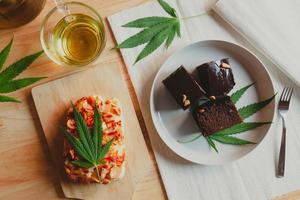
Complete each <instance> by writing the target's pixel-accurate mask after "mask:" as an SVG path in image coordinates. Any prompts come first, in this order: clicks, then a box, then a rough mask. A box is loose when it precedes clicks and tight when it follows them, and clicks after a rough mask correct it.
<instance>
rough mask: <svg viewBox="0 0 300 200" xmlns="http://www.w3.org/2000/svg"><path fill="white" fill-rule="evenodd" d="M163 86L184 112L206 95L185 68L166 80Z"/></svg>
mask: <svg viewBox="0 0 300 200" xmlns="http://www.w3.org/2000/svg"><path fill="white" fill-rule="evenodd" d="M163 84H164V85H165V86H166V88H167V89H168V90H169V92H170V93H171V94H172V96H173V98H174V99H175V100H176V101H177V103H178V104H179V105H180V106H181V108H182V109H183V110H186V109H187V108H189V107H190V106H191V105H192V104H193V103H194V102H196V101H197V100H198V99H199V98H201V97H203V96H204V95H205V92H204V91H203V89H202V88H201V87H200V85H199V84H198V83H197V82H196V81H195V80H194V78H193V77H192V76H191V75H190V74H189V73H188V72H187V71H186V69H185V68H184V67H183V66H180V67H179V68H178V69H177V70H176V71H174V72H173V73H172V74H170V75H169V76H168V77H167V78H166V79H164V80H163Z"/></svg>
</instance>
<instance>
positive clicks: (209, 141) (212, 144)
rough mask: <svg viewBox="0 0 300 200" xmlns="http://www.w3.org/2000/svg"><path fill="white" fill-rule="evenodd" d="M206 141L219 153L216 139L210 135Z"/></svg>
mask: <svg viewBox="0 0 300 200" xmlns="http://www.w3.org/2000/svg"><path fill="white" fill-rule="evenodd" d="M205 139H206V141H207V142H208V144H209V146H211V147H212V148H213V149H214V150H215V151H216V152H217V153H219V151H218V149H217V146H216V144H215V143H214V141H213V140H212V139H211V137H210V136H207V137H205Z"/></svg>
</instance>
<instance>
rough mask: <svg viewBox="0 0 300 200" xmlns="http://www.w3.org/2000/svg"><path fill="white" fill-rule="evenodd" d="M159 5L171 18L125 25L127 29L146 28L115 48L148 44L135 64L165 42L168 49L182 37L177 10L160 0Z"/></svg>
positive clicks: (146, 18) (149, 19)
mask: <svg viewBox="0 0 300 200" xmlns="http://www.w3.org/2000/svg"><path fill="white" fill-rule="evenodd" d="M158 3H159V4H160V6H161V7H162V8H163V9H164V11H165V12H166V13H168V14H169V15H170V16H171V17H158V16H152V17H145V18H140V19H137V20H134V21H131V22H128V23H127V24H125V25H123V27H127V28H144V29H143V30H142V31H140V32H138V33H137V34H135V35H133V36H131V37H129V38H127V39H126V40H125V41H123V42H121V44H118V45H117V46H116V47H115V48H119V49H123V48H133V47H137V46H139V45H142V44H146V43H147V44H146V46H145V47H144V48H143V50H142V51H141V52H140V53H139V55H138V56H137V58H136V60H135V62H134V64H135V63H137V62H138V61H140V60H141V59H143V58H145V57H146V56H148V55H149V54H151V53H152V52H153V51H155V50H156V49H157V48H158V47H160V46H161V45H162V44H163V43H164V42H165V45H166V47H167V48H168V47H169V46H170V45H171V43H172V41H173V40H174V38H175V36H176V35H177V36H178V37H180V22H179V18H178V17H177V14H176V10H175V9H174V8H172V7H171V6H170V5H169V4H168V3H167V2H165V1H164V0H158Z"/></svg>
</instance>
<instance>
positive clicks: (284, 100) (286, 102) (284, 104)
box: [277, 87, 293, 178]
mask: <svg viewBox="0 0 300 200" xmlns="http://www.w3.org/2000/svg"><path fill="white" fill-rule="evenodd" d="M292 94H293V88H291V87H290V88H289V87H285V88H284V89H283V91H282V93H281V96H280V100H279V104H278V111H279V115H280V117H281V119H282V136H281V145H280V152H279V160H278V167H277V177H278V178H281V177H284V166H285V145H286V144H285V143H286V127H285V116H286V113H287V112H288V110H289V106H290V101H291V98H292Z"/></svg>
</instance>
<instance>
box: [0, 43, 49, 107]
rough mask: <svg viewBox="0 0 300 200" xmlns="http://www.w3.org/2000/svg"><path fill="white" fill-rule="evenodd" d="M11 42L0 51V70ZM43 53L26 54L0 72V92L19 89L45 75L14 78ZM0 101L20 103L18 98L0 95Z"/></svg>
mask: <svg viewBox="0 0 300 200" xmlns="http://www.w3.org/2000/svg"><path fill="white" fill-rule="evenodd" d="M12 43H13V39H11V41H10V42H9V43H8V45H7V46H6V47H5V48H4V49H3V50H2V51H1V52H0V71H1V69H2V68H3V65H4V63H5V61H6V60H7V57H8V55H9V52H10V50H11V47H12ZM42 54H43V51H40V52H37V53H35V54H32V55H29V56H26V57H24V58H22V59H20V60H19V61H17V62H15V63H13V64H11V65H9V66H8V67H7V68H6V69H4V70H3V71H2V72H0V93H2V94H4V93H9V92H14V91H16V90H19V89H21V88H24V87H27V86H29V85H31V84H33V83H35V82H37V81H39V80H41V79H43V78H45V77H31V78H22V79H14V78H16V77H17V76H18V75H19V74H21V73H22V72H23V71H24V70H26V69H27V68H28V67H29V65H31V64H32V63H33V61H35V60H36V59H37V58H38V57H39V56H40V55H42ZM0 102H16V103H20V101H19V100H17V99H15V98H13V97H9V96H5V95H0Z"/></svg>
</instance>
